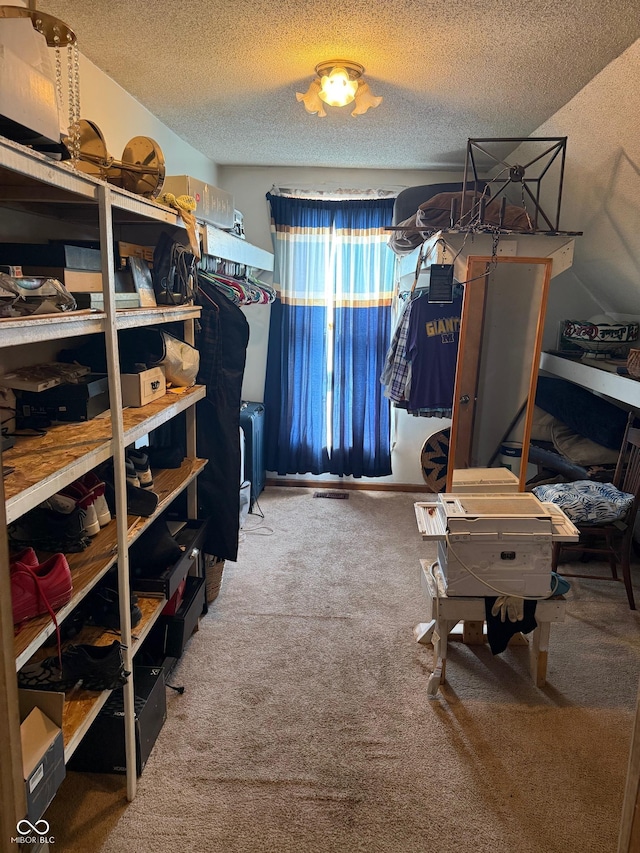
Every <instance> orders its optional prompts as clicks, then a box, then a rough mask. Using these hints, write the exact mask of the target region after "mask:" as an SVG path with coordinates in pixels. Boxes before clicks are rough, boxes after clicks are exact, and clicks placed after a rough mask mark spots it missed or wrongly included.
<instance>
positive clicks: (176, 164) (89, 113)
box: [80, 56, 217, 186]
mask: <svg viewBox="0 0 640 853" xmlns="http://www.w3.org/2000/svg"><path fill="white" fill-rule="evenodd" d="M80 111H81V117H82V118H85V119H89V120H90V121H94V122H95V123H96V124H97V125H98V127H99V128H100V130H101V131H102V135H103V137H104V140H105V143H106V146H107V150H108V152H109V154H111V156H112V157H115V158H116V160H119V159H120V158H121V157H122V152H123V150H124V147H125V145H126V144H127V142H128V141H129V140H130V139H131V138H132V137H134V136H150V137H151V138H152V139H155V141H156V142H157V143H158V145H159V146H160V148H161V149H162V153H163V155H164V160H165V168H166V174H167V175H191V176H192V177H194V178H198V179H199V180H201V181H207V182H208V183H210V184H213V185H214V186H216V185H217V169H216V164H215V163H213V161H211V160H209V158H208V157H205V156H204V154H201V153H200V152H199V151H196V150H195V148H192V147H191V146H190V145H188V144H187V143H186V142H184V140H182V139H180V137H179V136H178V135H177V134H175V133H174V132H173V131H172V130H169V128H168V127H167V126H166V125H164V124H162V122H161V121H159V119H157V118H156V117H155V116H153V115H152V114H151V113H150V112H149V110H147V109H146V107H143V106H142V104H140V103H139V102H138V101H136V99H135V98H133V97H132V96H131V95H129V93H128V92H126V91H125V90H124V89H123V88H122V87H121V86H119V85H118V84H117V83H116V82H114V81H113V80H112V79H111V78H110V77H107V75H106V74H105V73H104V72H102V71H100V69H99V68H97V66H95V65H94V64H93V63H92V62H90V61H89V60H88V59H86V58H85V57H84V56H81V61H80Z"/></svg>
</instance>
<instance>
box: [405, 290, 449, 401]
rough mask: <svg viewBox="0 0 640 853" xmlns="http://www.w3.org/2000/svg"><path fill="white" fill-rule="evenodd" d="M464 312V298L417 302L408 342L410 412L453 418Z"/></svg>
mask: <svg viewBox="0 0 640 853" xmlns="http://www.w3.org/2000/svg"><path fill="white" fill-rule="evenodd" d="M461 313H462V296H461V295H458V296H455V295H454V297H453V302H450V303H446V302H445V303H440V302H429V300H428V299H427V298H425V297H424V296H421V297H419V298H418V299H415V300H414V301H413V306H412V309H411V315H410V318H409V331H408V339H407V353H408V355H409V358H410V360H411V390H410V393H409V401H408V403H409V405H408V409H409V411H420V413H421V414H422V413H423V412H425V411H429V412H434V411H437V412H445V411H446V412H448V414H447V415H439V416H440V417H445V416H446V417H450V416H451V411H452V407H453V389H454V384H455V378H456V362H457V359H458V342H459V340H460V315H461ZM431 416H432V417H433V416H434V415H431Z"/></svg>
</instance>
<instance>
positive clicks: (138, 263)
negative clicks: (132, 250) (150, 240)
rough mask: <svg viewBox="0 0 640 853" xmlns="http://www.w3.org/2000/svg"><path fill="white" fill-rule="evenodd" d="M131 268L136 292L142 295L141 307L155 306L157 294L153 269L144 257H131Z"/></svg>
mask: <svg viewBox="0 0 640 853" xmlns="http://www.w3.org/2000/svg"><path fill="white" fill-rule="evenodd" d="M129 268H130V269H131V277H132V278H133V284H134V287H135V289H136V293H137V294H138V295H139V296H140V307H141V308H155V307H156V305H157V303H156V294H155V291H154V289H153V280H152V278H151V269H150V268H149V264H148V263H147V261H145V260H144V258H135V257H130V258H129Z"/></svg>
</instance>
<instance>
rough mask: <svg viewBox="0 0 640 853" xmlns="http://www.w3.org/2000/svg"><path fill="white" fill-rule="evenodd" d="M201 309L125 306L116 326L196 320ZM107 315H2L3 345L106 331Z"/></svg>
mask: <svg viewBox="0 0 640 853" xmlns="http://www.w3.org/2000/svg"><path fill="white" fill-rule="evenodd" d="M201 311H202V308H201V307H200V306H199V305H178V306H172V305H167V306H163V305H161V306H159V307H158V308H123V309H121V310H119V311H116V327H117V328H118V329H135V328H138V327H139V326H152V325H155V324H157V323H174V322H177V321H182V320H192V319H197V318H198V317H199V316H200V314H201ZM106 318H107V315H106V313H105V312H104V311H96V310H95V309H91V308H85V309H82V310H80V311H67V312H63V313H56V314H42V315H38V316H35V317H34V316H32V317H0V348H8V347H15V346H20V345H23V344H35V343H41V342H42V341H57V340H60V339H61V338H73V337H77V336H78V335H92V334H96V333H98V332H104V330H105V323H106Z"/></svg>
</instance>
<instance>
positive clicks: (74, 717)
mask: <svg viewBox="0 0 640 853" xmlns="http://www.w3.org/2000/svg"><path fill="white" fill-rule="evenodd" d="M0 207H2V208H3V209H4V210H5V211H6V210H11V211H16V212H17V213H19V214H20V215H26V216H27V217H31V221H32V222H33V223H34V226H33V227H34V235H35V234H36V233H37V237H36V239H34V240H33V242H46V241H47V239H48V237H55V238H56V239H60V237H61V235H64V236H67V232H68V235H69V237H71V238H72V239H73V236H75V235H77V234H79V233H82V234H83V235H90V236H91V239H92V240H95V241H97V242H99V244H100V246H101V253H102V267H103V287H104V295H105V300H104V305H105V310H104V311H92V310H83V311H75V312H68V313H63V314H51V315H41V316H38V317H25V318H17V319H15V318H10V319H0V353H2V352H3V351H8V350H9V349H14V350H15V353H17V355H16V354H13V353H12V361H13V363H15V362H17V361H19V362H20V363H25V364H33V363H35V361H34V357H33V354H34V352H37V347H38V346H40V345H41V344H48V347H49V349H48V350H47V352H49V351H51V345H52V343H53V342H56V343H57V342H60V347H61V348H62V347H63V346H64V342H65V341H66V340H68V339H74V338H78V337H80V336H86V335H96V334H103V335H104V337H105V346H106V354H107V365H108V368H107V369H108V378H109V395H110V411H109V412H107V413H105V414H104V415H103V416H100V417H98V418H94V419H93V420H90V421H87V422H84V423H68V424H59V425H55V426H53V427H51V428H50V429H48V430H47V432H46V434H45V435H42V436H35V435H34V436H29V437H17V438H16V444H15V446H14V447H13V448H11V449H10V450H8V451H6V452H5V453H4V454H3V464H4V466H6V467H8V468H9V469H12V470H11V471H10V473H7V474H6V475H4V476H3V486H4V496H3V500H2V504H3V506H4V510H5V514H6V523H7V524H9V525H11V524H13V523H17V522H19V520H20V518H21V516H23V515H24V514H25V513H27V512H28V511H29V510H31V509H33V508H34V507H36V506H38V505H39V504H40V503H42V502H43V501H45V500H46V499H47V498H49V497H51V496H52V495H53V494H55V493H56V492H58V491H59V490H60V489H62V488H64V487H65V486H66V485H68V484H69V483H72V482H73V481H75V480H77V479H78V478H79V477H81V476H82V475H84V474H85V473H87V472H88V471H91V470H93V469H95V468H96V467H97V466H99V465H100V464H101V463H103V462H105V461H107V460H108V459H113V468H114V491H115V503H116V513H115V518H114V519H113V520H112V521H111V523H110V524H109V525H107V526H106V527H105V528H103V529H102V530H101V531H100V533H99V534H98V535H97V536H95V537H94V538H93V539H92V541H91V543H90V544H89V546H88V547H87V548H86V549H85V550H84V551H82V552H80V553H74V554H68V555H67V559H68V562H69V566H70V569H71V574H72V581H73V595H72V598H71V601H70V602H69V603H68V604H67V605H65V606H64V607H63V608H61V609H60V610H59V611H58V613H57V614H56V617H57V620H58V622H59V623H60V622H62V621H63V620H64V619H65V618H67V617H69V616H71V614H72V613H73V611H74V609H75V608H77V607H78V605H80V604H81V603H82V601H83V599H84V598H85V597H86V596H88V595H89V593H90V592H91V591H92V589H94V587H95V586H96V584H97V583H98V582H99V581H100V580H101V579H102V578H103V577H104V576H105V574H106V573H107V572H109V570H111V569H113V568H114V566H116V567H117V581H118V589H119V594H120V596H121V601H120V614H121V618H122V619H123V622H122V634H121V642H122V644H123V656H124V660H125V668H126V670H127V671H130V672H131V671H132V670H133V666H132V663H133V656H134V655H135V654H136V653H137V652H138V651H139V649H140V647H141V645H142V643H143V641H144V639H145V637H146V636H147V634H148V633H149V631H150V630H151V628H152V627H153V625H154V623H155V622H156V621H157V619H158V618H159V616H160V614H161V613H162V609H163V607H164V605H165V603H166V602H165V600H164V598H162V597H160V596H156V597H154V596H153V595H144V596H141V597H140V598H139V602H140V603H139V606H140V607H141V609H142V611H143V618H142V620H141V622H140V624H139V625H137V626H136V627H135V629H134V630H133V631H132V630H131V625H130V624H129V623H130V616H129V610H128V603H129V596H130V582H129V566H128V547H129V546H130V545H131V543H132V542H134V541H135V540H136V539H137V538H138V537H139V536H140V535H141V533H143V531H144V530H146V529H147V528H148V527H149V525H151V524H152V522H153V521H154V520H155V519H156V518H157V517H158V516H159V515H160V513H162V512H163V511H164V510H166V509H167V508H168V507H169V506H170V504H171V503H172V502H173V501H174V500H175V499H176V497H177V496H178V495H180V494H181V493H182V492H184V491H185V490H186V492H187V494H188V501H187V503H188V507H189V512H190V513H193V512H194V511H195V509H197V500H196V495H195V481H196V478H197V476H198V474H199V473H200V471H202V469H203V468H204V466H205V465H206V460H203V459H197V458H195V456H196V454H195V404H196V403H197V402H198V401H199V400H201V399H203V398H204V396H205V394H206V389H205V388H204V387H202V386H194V387H192V388H188V389H170V390H169V391H168V392H167V394H165V395H164V396H163V397H162V398H161V399H160V400H156V401H154V402H152V403H150V404H148V405H146V406H144V407H142V408H139V409H134V408H129V409H123V407H122V399H121V391H120V381H119V356H118V331H120V330H123V329H135V328H142V327H145V326H152V325H159V324H166V323H175V322H180V323H182V324H183V329H184V336H185V340H187V341H188V342H190V343H193V341H194V321H195V320H196V319H197V318H198V317H199V315H200V308H199V307H198V306H194V305H184V306H160V307H157V308H138V309H126V310H120V311H118V310H116V308H115V300H114V299H113V291H114V290H115V272H114V270H115V263H114V256H113V252H114V249H113V246H114V241H115V240H116V239H124V240H127V239H129V240H132V241H133V242H138V241H139V238H136V236H135V235H137V234H140V233H144V234H145V235H149V239H150V240H153V239H156V238H157V235H158V234H159V233H160V231H161V230H162V229H163V228H164V227H166V226H169V227H171V228H172V229H175V228H180V227H182V220H181V219H180V218H179V216H178V214H177V213H176V212H175V211H173V210H172V209H170V208H168V207H166V206H163V205H160V204H158V203H157V202H155V201H152V200H149V199H145V198H142V197H140V196H138V195H135V194H133V193H130V192H127V191H126V190H123V189H119V188H115V187H113V186H111V185H109V184H106V183H105V182H103V181H101V180H99V179H96V178H93V177H91V176H88V175H85V174H84V173H82V172H78V171H76V170H75V169H74V168H73V166H72V165H71V164H70V163H69V162H57V161H55V160H52V159H51V158H49V157H47V156H46V155H44V154H39V153H37V152H34V151H32V150H30V149H28V148H26V147H24V146H22V145H20V144H18V143H15V142H12V141H10V140H6V139H3V138H1V137H0ZM129 235H131V236H129ZM154 235H155V236H154ZM29 236H30V237H31V236H32V235H29ZM26 344H28V345H29V346H28V347H26V346H24V345H26ZM22 354H24V362H23V361H22ZM181 413H186V437H187V444H186V456H187V458H186V459H185V460H184V461H183V463H182V465H181V466H180V467H179V468H176V469H167V470H157V471H154V485H153V491H154V492H155V493H156V494H157V495H158V497H159V503H158V507H157V510H156V512H154V513H153V515H152V516H150V517H148V518H146V517H139V516H132V515H129V514H128V513H127V499H126V484H125V471H124V450H125V447H127V446H129V445H131V444H133V443H134V442H136V441H138V440H139V439H143V438H144V437H145V436H146V435H148V434H149V433H150V432H152V431H153V430H154V429H156V428H157V427H159V426H161V425H162V424H165V423H167V422H168V421H170V420H171V419H173V418H175V417H176V416H177V415H180V414H181ZM1 544H2V548H0V552H1V555H2V563H3V565H2V566H0V597H2V599H3V600H4V601H3V603H2V606H1V607H0V634H1V635H2V637H4V643H3V655H1V656H0V693H1V694H2V696H4V697H5V698H6V701H4V700H3V701H1V702H0V754H2V756H3V762H5V756H6V761H7V762H9V763H10V765H11V766H10V767H8V766H7V767H5V769H3V772H2V774H0V793H2V799H3V804H2V808H1V810H0V818H1V820H0V823H2V825H3V826H5V825H8V826H9V825H11V822H12V815H16V816H17V818H18V819H20V817H23V816H24V786H23V785H21V778H22V765H21V755H20V752H21V750H20V736H19V731H18V728H17V723H18V712H17V695H16V690H15V681H16V678H15V674H16V670H19V669H20V668H21V667H22V666H24V664H25V663H26V662H28V661H29V660H31V659H34V658H35V659H37V658H38V657H39V658H42V657H43V656H45V657H46V656H48V655H51V654H55V647H54V650H53V651H52V650H51V648H50V647H48V646H45V643H46V642H47V640H48V639H49V638H50V637H51V635H52V634H53V633H54V631H55V626H54V624H53V622H52V620H51V618H50V617H49V616H48V615H47V616H42V617H38V618H35V619H32V620H30V621H29V622H27V623H24V624H23V625H21V626H19V628H18V630H14V628H13V626H10V624H9V622H10V619H11V614H10V611H11V604H10V597H11V596H10V580H9V565H8V560H7V556H6V555H7V549H6V542H2V543H1ZM38 556H39V558H40V559H43V558H44V557H45V556H46V555H44V554H40V553H39V554H38ZM7 601H8V607H7ZM125 602H126V605H125ZM11 636H12V637H13V644H11V639H10V637H11ZM116 637H118V635H117V634H114V633H113V632H108V631H104V630H103V629H101V628H98V627H95V628H91V627H86V628H85V629H83V633H82V634H81V637H80V638H76V642H88V643H90V644H92V645H104V644H108V643H111V642H113V640H114V638H116ZM109 693H110V691H104V692H96V691H88V690H83V689H82V688H81V687H79V688H74V689H73V690H70V691H69V692H68V694H67V695H66V697H65V708H64V720H63V734H64V743H65V756H66V758H67V759H68V758H69V757H70V756H71V755H72V754H73V752H74V750H75V749H76V748H77V746H78V744H79V743H80V742H81V740H82V738H83V737H84V735H85V734H86V732H87V730H88V729H89V727H90V725H91V723H92V722H93V720H94V719H95V718H96V716H97V714H98V713H99V711H100V709H101V708H102V706H103V705H104V703H105V702H106V700H107V698H108V696H109ZM123 693H124V722H125V725H124V730H125V752H126V766H127V774H126V775H127V797H128V798H129V799H133V797H134V795H135V790H136V747H135V720H134V688H133V681H132V677H129V678H128V680H127V683H126V684H125V685H124V690H123ZM0 698H1V697H0ZM7 780H9V782H8V784H7ZM11 780H13V781H11ZM7 816H8V817H7ZM13 826H14V827H15V820H13Z"/></svg>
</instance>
